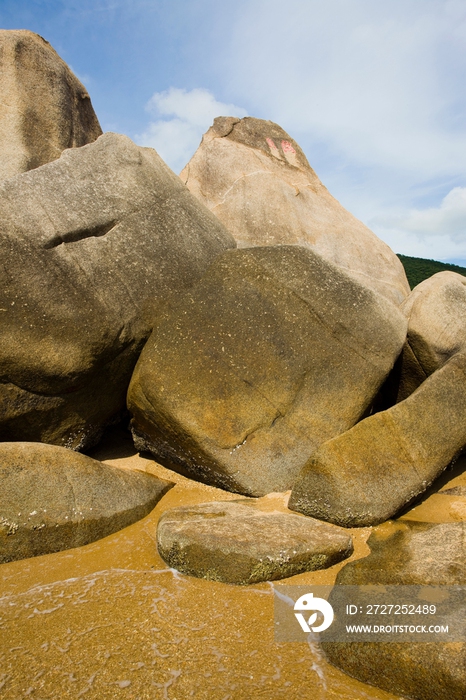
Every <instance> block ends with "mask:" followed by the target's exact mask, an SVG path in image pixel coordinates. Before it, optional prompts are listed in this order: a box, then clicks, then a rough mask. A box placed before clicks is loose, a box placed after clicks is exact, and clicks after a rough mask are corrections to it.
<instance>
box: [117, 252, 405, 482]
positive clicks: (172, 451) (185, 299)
mask: <svg viewBox="0 0 466 700" xmlns="http://www.w3.org/2000/svg"><path fill="white" fill-rule="evenodd" d="M405 332H406V319H405V317H404V316H403V315H402V313H401V312H400V311H399V309H398V308H397V307H395V305H393V304H392V303H391V302H389V301H388V300H387V299H385V298H384V297H382V296H381V295H379V294H376V293H375V292H373V291H371V290H370V289H368V288H367V287H362V286H361V285H360V284H358V283H357V282H356V281H355V280H354V279H353V278H351V277H350V276H349V275H347V274H346V273H345V272H344V271H343V270H341V268H338V267H337V266H335V265H333V264H332V263H329V262H328V261H327V260H325V259H323V258H322V257H321V256H319V255H318V254H317V253H315V252H314V251H311V250H309V249H308V248H301V247H298V246H270V247H264V248H249V249H243V250H236V251H230V252H228V253H225V254H224V255H222V256H220V257H219V258H217V259H216V260H215V262H214V263H213V264H212V265H211V266H210V268H209V270H208V271H207V272H206V274H205V275H204V276H203V277H202V279H201V280H200V281H199V283H197V284H196V285H195V286H194V287H193V288H192V290H191V291H189V292H186V293H185V294H183V295H181V294H180V295H179V299H178V301H177V302H176V303H175V304H173V305H172V307H171V309H170V313H167V317H166V318H165V319H164V320H163V321H161V322H160V323H159V324H158V325H157V329H156V331H155V332H154V333H153V334H152V336H151V338H150V339H149V341H148V342H147V344H146V346H145V347H144V350H143V352H142V354H141V357H140V359H139V361H138V364H137V366H136V368H135V372H134V374H133V377H132V380H131V385H130V388H129V392H128V407H129V410H130V411H131V412H132V414H133V420H132V429H133V434H134V436H135V440H136V442H135V444H136V446H137V447H138V449H140V450H149V451H151V452H152V453H153V454H154V455H155V456H156V457H157V458H158V459H163V460H168V461H169V462H170V466H171V467H172V468H174V469H176V470H179V471H182V473H185V474H188V475H189V476H192V477H193V478H197V479H199V480H201V481H204V482H206V483H210V484H213V485H216V486H220V487H221V488H224V489H226V490H229V491H234V492H237V493H243V494H245V495H250V496H263V495H265V494H266V493H271V492H274V491H275V492H282V491H287V490H288V489H290V488H291V486H292V484H293V483H294V481H295V479H296V477H297V476H298V474H299V472H300V470H301V468H302V467H303V466H304V464H305V463H306V462H307V461H308V459H309V456H310V455H311V454H312V453H313V452H314V451H315V450H316V449H317V447H318V446H319V445H320V444H321V443H322V442H325V441H326V440H328V439H330V438H331V437H334V436H335V435H339V434H340V433H342V432H344V431H346V430H348V428H350V427H351V426H352V425H354V424H355V423H356V422H357V421H358V420H360V418H361V416H362V415H363V414H364V413H365V411H367V410H368V408H369V407H370V405H371V402H372V400H373V398H374V396H375V395H376V393H377V391H378V389H379V387H380V385H381V383H382V382H383V381H384V378H385V377H386V376H387V374H388V372H389V371H390V369H391V367H392V366H393V363H394V361H395V359H396V357H397V356H398V354H399V352H400V350H401V347H402V345H403V342H404V339H405Z"/></svg>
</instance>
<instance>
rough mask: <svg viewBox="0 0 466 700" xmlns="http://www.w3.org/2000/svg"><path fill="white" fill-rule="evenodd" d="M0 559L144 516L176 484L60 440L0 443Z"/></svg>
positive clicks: (65, 543)
mask: <svg viewBox="0 0 466 700" xmlns="http://www.w3.org/2000/svg"><path fill="white" fill-rule="evenodd" d="M0 482H1V484H2V488H1V490H0V563H5V562H8V561H14V560H16V559H25V558H27V557H35V556H38V555H40V554H48V553H51V552H59V551H61V550H63V549H69V548H71V547H80V546H82V545H85V544H88V543H89V542H93V541H94V540H98V539H100V538H102V537H106V536H107V535H110V534H111V533H112V532H116V531H117V530H121V529H122V528H123V527H126V526H127V525H131V524H132V523H134V522H136V520H140V519H141V518H143V517H144V516H146V515H147V514H148V513H150V511H151V510H152V509H153V508H154V506H155V504H156V503H157V502H158V501H159V500H160V499H161V498H162V496H163V495H164V494H165V493H166V492H167V491H168V490H169V489H170V488H171V487H172V486H173V484H172V483H171V482H168V481H163V480H162V479H158V478H157V477H155V476H153V475H152V474H146V473H145V472H138V471H130V470H126V469H119V468H117V467H112V466H110V465H108V464H103V463H102V462H98V461H97V460H95V459H91V458H90V457H86V456H85V455H81V454H78V453H77V452H73V451H71V450H67V449H65V448H64V447H57V446H55V445H44V444H41V443H31V442H29V443H28V442H4V443H0Z"/></svg>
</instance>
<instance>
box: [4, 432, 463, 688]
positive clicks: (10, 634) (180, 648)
mask: <svg viewBox="0 0 466 700" xmlns="http://www.w3.org/2000/svg"><path fill="white" fill-rule="evenodd" d="M92 456H94V457H95V458H97V459H101V460H103V461H105V462H108V463H109V464H114V465H117V466H120V467H123V468H126V469H142V470H144V471H148V472H151V473H154V474H156V475H158V476H160V477H162V478H165V479H168V480H170V481H175V482H176V486H175V487H174V488H173V489H171V491H169V493H168V494H167V495H166V496H164V498H163V499H162V500H161V502H160V503H159V504H158V505H157V507H156V508H155V509H154V510H153V511H152V513H150V515H148V516H147V517H146V518H144V519H143V520H141V521H139V522H138V523H135V524H134V525H132V526H130V527H128V528H126V529H125V530H122V531H120V532H118V533H115V534H114V535H111V536H109V537H106V538H105V539H102V540H99V541H98V542H94V543H92V544H90V545H87V546H85V547H80V548H77V549H73V550H69V551H66V552H59V553H57V554H51V555H46V556H41V557H36V558H33V559H27V560H23V561H18V562H12V563H11V564H3V565H2V566H0V697H2V698H5V700H20V699H22V698H33V699H35V700H62V699H65V698H80V697H85V698H86V700H92V699H95V700H100V699H102V700H106V699H107V698H108V699H110V698H111V699H112V700H113V698H120V697H121V698H122V699H124V700H126V699H130V698H131V699H133V700H144V699H146V698H147V699H150V700H158V699H159V698H160V699H167V700H185V699H186V698H199V699H200V700H201V699H202V700H204V699H205V700H243V698H244V700H255V699H256V698H257V699H258V700H260V699H263V700H275V699H277V700H278V699H279V698H284V699H285V698H286V700H307V699H310V700H366V699H367V700H395V698H397V696H394V695H391V694H390V693H386V692H384V691H382V690H379V689H377V688H373V687H372V686H369V685H365V684H363V683H360V682H359V681H356V680H354V679H352V678H350V677H348V676H347V675H345V674H344V673H342V672H340V671H339V670H338V669H336V668H334V667H333V666H331V665H330V664H328V663H327V662H326V661H325V659H324V657H323V655H322V653H321V652H320V649H319V647H318V646H317V645H315V644H313V643H307V642H302V643H301V642H289V643H280V644H279V643H275V642H274V638H273V589H272V586H271V584H268V583H263V584H259V585H254V586H247V587H242V586H232V585H227V584H222V583H217V582H211V581H204V580H200V579H195V578H191V577H188V576H183V575H180V574H178V573H177V572H175V571H173V570H171V569H169V568H168V567H167V566H166V564H165V563H164V562H163V560H162V559H161V558H160V557H159V555H158V553H157V549H156V544H155V533H156V526H157V520H158V518H159V516H160V514H161V513H162V512H163V511H164V510H166V509H168V508H172V507H173V506H176V505H181V504H190V503H193V504H194V503H201V502H205V501H212V500H232V499H237V498H238V495H237V494H230V493H226V492H225V491H221V490H219V489H215V488H212V487H209V486H206V485H204V484H199V483H197V482H194V481H191V480H189V479H186V478H184V477H182V476H180V475H178V474H176V473H174V472H172V471H170V470H168V469H166V468H164V467H162V466H161V465H159V464H157V463H156V462H155V461H153V460H152V459H151V458H150V457H149V456H148V455H142V456H141V455H139V454H137V453H136V451H135V449H134V447H133V445H132V442H131V440H130V437H129V435H128V434H125V433H122V432H118V431H113V432H111V433H109V434H108V435H107V437H106V439H105V440H104V441H103V443H102V444H101V446H100V447H99V448H98V449H97V450H95V451H94V452H93V453H92ZM465 470H466V461H465V460H464V459H463V460H459V461H458V462H457V464H456V465H455V468H454V469H453V470H449V471H447V472H446V473H445V475H444V476H443V477H442V479H441V480H439V482H438V484H436V486H435V489H433V490H432V493H431V494H429V495H428V497H427V498H425V499H424V501H423V502H422V503H420V504H418V505H416V506H415V507H414V508H412V509H410V510H409V511H408V512H407V513H405V514H404V515H402V516H401V517H402V519H410V520H420V521H423V522H451V521H455V520H466V496H462V495H458V493H460V494H461V493H462V490H463V487H466V471H465ZM458 487H459V488H458ZM445 489H453V490H454V493H452V494H444V493H440V492H439V493H437V491H440V490H445ZM465 493H466V490H465ZM287 496H288V494H274V495H271V496H267V497H266V498H263V499H261V501H260V503H261V507H262V508H263V509H265V510H267V509H270V510H281V511H283V512H286V511H287V509H286V502H287ZM350 532H351V533H352V535H353V538H354V545H355V552H354V554H353V556H352V559H355V558H360V557H363V556H366V555H367V553H368V551H369V550H368V548H367V545H366V540H367V537H368V536H369V534H370V528H358V529H353V530H351V531H350ZM347 561H349V560H346V562H342V563H340V564H338V565H336V566H333V567H331V568H329V569H326V570H324V571H318V572H313V573H307V574H301V575H299V576H294V577H292V578H288V579H284V580H283V581H282V583H284V584H301V585H306V584H332V583H333V581H334V580H335V576H336V574H337V572H338V571H339V569H340V568H341V567H342V566H344V564H345V563H347Z"/></svg>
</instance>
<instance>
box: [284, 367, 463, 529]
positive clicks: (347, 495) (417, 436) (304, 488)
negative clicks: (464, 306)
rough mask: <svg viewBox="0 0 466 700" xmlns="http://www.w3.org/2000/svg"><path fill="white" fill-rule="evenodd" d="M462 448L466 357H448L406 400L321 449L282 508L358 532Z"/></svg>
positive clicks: (409, 496)
mask: <svg viewBox="0 0 466 700" xmlns="http://www.w3.org/2000/svg"><path fill="white" fill-rule="evenodd" d="M465 444H466V355H465V354H458V355H456V356H454V357H453V358H452V359H451V360H450V361H449V362H448V363H447V364H446V365H445V366H444V367H442V368H441V369H439V370H437V372H435V373H434V374H433V375H432V376H431V377H429V378H428V379H426V381H425V382H424V383H423V384H422V385H421V386H420V387H419V388H418V389H417V391H415V392H414V393H413V394H412V395H411V396H409V397H408V398H407V399H405V400H404V401H402V402H401V403H398V404H396V406H393V407H392V408H389V409H388V410H386V411H382V412H380V413H376V414H375V415H372V416H369V417H368V418H366V419H365V420H363V421H361V422H360V423H358V424H357V425H355V426H354V427H353V428H351V430H348V432H346V433H344V434H343V435H339V436H338V437H336V438H334V439H333V440H330V441H329V442H327V443H326V444H324V445H322V446H321V447H320V449H319V450H318V451H317V452H315V453H314V455H313V456H312V457H311V459H310V460H309V462H308V463H307V464H306V466H305V467H304V469H303V471H302V473H301V474H300V476H299V478H298V480H297V481H296V483H295V485H294V487H293V491H292V493H291V497H290V501H289V508H290V509H291V510H295V511H298V512H300V513H304V514H305V515H310V516H312V517H314V518H320V519H321V520H328V521H329V522H332V523H336V524H338V525H343V526H345V527H357V526H364V525H374V524H376V523H380V522H382V521H383V520H387V519H388V518H390V517H392V516H393V515H394V514H395V513H396V512H397V511H398V510H399V509H400V508H402V507H403V506H404V505H406V504H408V503H410V502H411V501H413V500H414V499H415V498H416V497H417V496H418V495H419V494H421V493H423V492H424V491H425V490H426V489H427V488H428V486H430V484H431V483H432V482H433V481H434V479H436V478H437V477H438V476H439V475H440V474H441V472H442V471H443V470H444V469H445V468H446V467H447V466H448V464H449V463H450V462H451V461H452V459H453V458H454V457H455V456H457V455H458V454H459V452H460V451H461V449H462V448H463V447H464V445H465Z"/></svg>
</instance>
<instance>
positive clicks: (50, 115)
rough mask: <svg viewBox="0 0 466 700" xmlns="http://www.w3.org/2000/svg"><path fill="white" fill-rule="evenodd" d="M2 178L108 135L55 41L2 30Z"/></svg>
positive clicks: (0, 178)
mask: <svg viewBox="0 0 466 700" xmlns="http://www.w3.org/2000/svg"><path fill="white" fill-rule="evenodd" d="M0 89H1V93H2V102H1V105H0V181H1V180H6V179H7V178H10V177H13V176H14V175H17V174H18V173H23V172H25V171H27V170H31V169H32V168H37V167H38V166H39V165H44V163H49V162H50V161H52V160H55V159H56V158H59V157H60V154H61V153H62V151H64V150H65V148H74V147H77V146H84V145H85V144H86V143H91V142H92V141H95V139H96V138H97V137H98V136H100V135H101V134H102V129H101V128H100V125H99V122H98V120H97V117H96V115H95V113H94V110H93V108H92V105H91V100H90V98H89V95H88V94H87V91H86V89H85V87H84V86H83V85H82V84H81V83H80V82H79V80H78V79H77V78H76V76H75V75H73V73H72V72H71V71H70V69H69V68H68V66H67V65H66V64H65V63H64V62H63V61H62V60H61V58H60V57H59V56H58V54H57V53H56V52H55V51H54V50H53V48H52V47H51V46H50V44H49V43H48V42H47V41H45V39H42V37H41V36H39V35H38V34H34V33H33V32H29V31H26V30H20V31H8V30H1V31H0Z"/></svg>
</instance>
